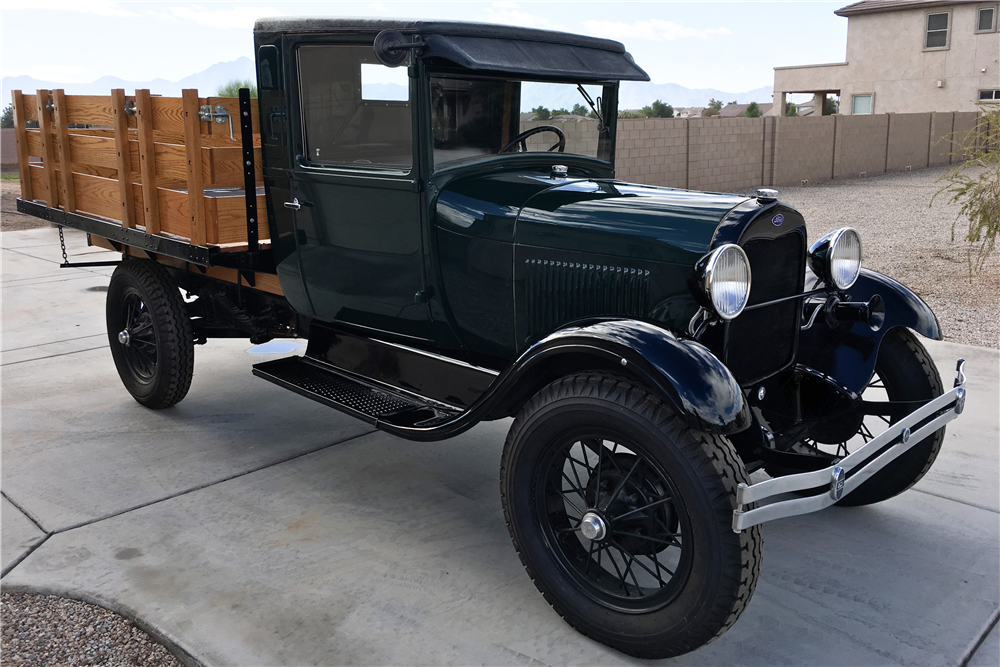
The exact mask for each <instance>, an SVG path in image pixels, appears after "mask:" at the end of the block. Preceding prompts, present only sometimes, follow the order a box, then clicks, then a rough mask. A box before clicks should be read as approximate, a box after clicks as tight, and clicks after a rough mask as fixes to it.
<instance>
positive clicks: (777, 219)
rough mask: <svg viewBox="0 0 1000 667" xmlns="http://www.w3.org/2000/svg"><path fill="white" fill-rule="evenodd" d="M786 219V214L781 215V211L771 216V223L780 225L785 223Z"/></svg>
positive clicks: (776, 225)
mask: <svg viewBox="0 0 1000 667" xmlns="http://www.w3.org/2000/svg"><path fill="white" fill-rule="evenodd" d="M784 221H785V216H783V215H781V214H780V213H779V214H778V215H776V216H774V217H773V218H771V224H773V225H774V226H775V227H780V226H781V223H783V222H784Z"/></svg>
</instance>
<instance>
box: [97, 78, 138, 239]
mask: <svg viewBox="0 0 1000 667" xmlns="http://www.w3.org/2000/svg"><path fill="white" fill-rule="evenodd" d="M127 101H128V99H127V98H126V97H125V91H124V90H123V89H121V88H115V89H114V90H112V91H111V120H112V122H113V124H114V127H115V139H114V154H115V167H116V168H117V169H118V198H119V203H120V204H121V207H122V210H121V216H122V227H128V228H134V227H135V225H136V217H135V192H134V190H133V188H132V174H133V170H132V142H131V141H129V131H128V114H127V113H125V103H126V102H127ZM133 101H134V100H133ZM101 139H103V137H101ZM135 144H136V148H137V149H138V144H139V142H138V141H137V142H135Z"/></svg>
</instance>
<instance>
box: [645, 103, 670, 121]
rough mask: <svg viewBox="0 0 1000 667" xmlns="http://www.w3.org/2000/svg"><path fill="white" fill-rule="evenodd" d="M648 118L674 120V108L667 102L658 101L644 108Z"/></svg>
mask: <svg viewBox="0 0 1000 667" xmlns="http://www.w3.org/2000/svg"><path fill="white" fill-rule="evenodd" d="M643 111H645V112H646V116H647V117H649V118H673V117H674V108H673V107H672V106H670V105H669V104H667V103H665V102H661V101H660V100H656V101H655V102H653V103H652V104H650V105H649V106H648V107H643Z"/></svg>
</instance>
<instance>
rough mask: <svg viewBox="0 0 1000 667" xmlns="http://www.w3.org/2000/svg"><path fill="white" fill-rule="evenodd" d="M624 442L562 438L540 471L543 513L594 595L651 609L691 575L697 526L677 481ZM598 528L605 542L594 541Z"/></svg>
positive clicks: (558, 546)
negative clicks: (693, 531) (689, 546)
mask: <svg viewBox="0 0 1000 667" xmlns="http://www.w3.org/2000/svg"><path fill="white" fill-rule="evenodd" d="M622 440H626V438H625V437H624V436H622V435H621V434H617V433H611V432H603V433H599V434H595V433H593V432H588V431H587V430H582V431H581V432H580V435H579V436H576V435H571V436H569V437H568V438H567V439H566V440H564V441H562V442H560V441H554V442H553V443H552V446H551V448H550V450H549V452H548V453H547V455H546V456H545V458H544V459H543V461H542V462H541V464H540V465H539V466H538V467H537V468H536V475H537V478H536V479H535V481H534V487H535V488H536V489H541V490H542V491H541V492H540V493H537V494H536V496H535V499H536V502H537V507H536V512H537V515H538V517H539V518H540V521H541V527H542V530H543V532H544V535H545V538H546V541H547V542H548V544H549V546H550V548H551V549H552V550H553V552H554V553H555V554H556V556H557V557H558V558H559V561H560V563H561V565H562V566H563V568H564V569H565V571H566V572H567V574H569V575H570V576H572V577H574V578H575V579H576V580H577V581H578V583H580V584H581V586H582V588H583V590H584V591H585V592H586V593H587V594H588V595H590V596H591V597H592V598H593V599H594V600H595V601H597V602H599V603H601V604H605V605H607V606H609V607H611V608H615V609H620V610H622V611H631V612H636V611H650V610H653V609H657V608H659V607H662V606H663V605H665V604H667V603H668V602H670V600H671V599H672V598H673V596H674V594H675V593H676V592H677V590H678V589H679V588H680V586H682V585H683V583H684V580H685V578H686V577H687V575H688V572H689V571H690V564H691V551H692V550H691V549H685V548H684V545H685V542H686V541H687V539H688V537H689V536H690V533H691V522H690V520H689V519H688V516H687V510H686V509H685V508H684V507H683V505H682V504H681V501H680V494H679V493H678V492H677V490H676V488H675V486H674V484H673V482H671V481H670V478H669V476H668V475H667V474H666V473H665V472H664V471H663V470H662V468H661V467H660V466H659V465H657V463H656V462H655V461H654V460H653V459H652V458H651V457H650V456H647V455H645V454H643V453H642V450H641V448H640V447H639V446H638V445H636V444H635V443H634V442H631V441H627V440H626V442H621V441H622ZM585 518H586V519H587V521H589V522H592V523H588V526H586V527H585V526H584V520H585ZM591 525H596V526H598V527H599V528H596V530H599V531H600V533H601V534H600V536H599V537H597V536H594V537H588V536H587V534H586V533H587V532H588V531H587V528H589V527H591ZM591 530H595V529H593V528H592V529H591Z"/></svg>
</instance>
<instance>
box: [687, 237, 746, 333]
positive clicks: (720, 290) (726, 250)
mask: <svg viewBox="0 0 1000 667" xmlns="http://www.w3.org/2000/svg"><path fill="white" fill-rule="evenodd" d="M695 274H696V276H697V279H698V289H699V292H700V295H701V296H702V297H703V301H705V302H706V305H711V307H712V309H713V310H714V311H715V312H716V313H717V314H718V315H719V317H721V318H722V319H724V320H731V319H733V318H734V317H736V316H737V315H739V314H740V313H741V312H743V308H744V307H745V306H746V305H747V300H748V299H749V298H750V261H749V260H748V259H747V256H746V253H744V252H743V248H741V247H739V246H738V245H735V244H733V243H727V244H725V245H722V246H719V247H718V248H716V249H715V250H713V251H712V252H710V253H709V254H707V255H705V256H704V257H702V258H701V260H700V261H699V262H698V264H697V265H695Z"/></svg>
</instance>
